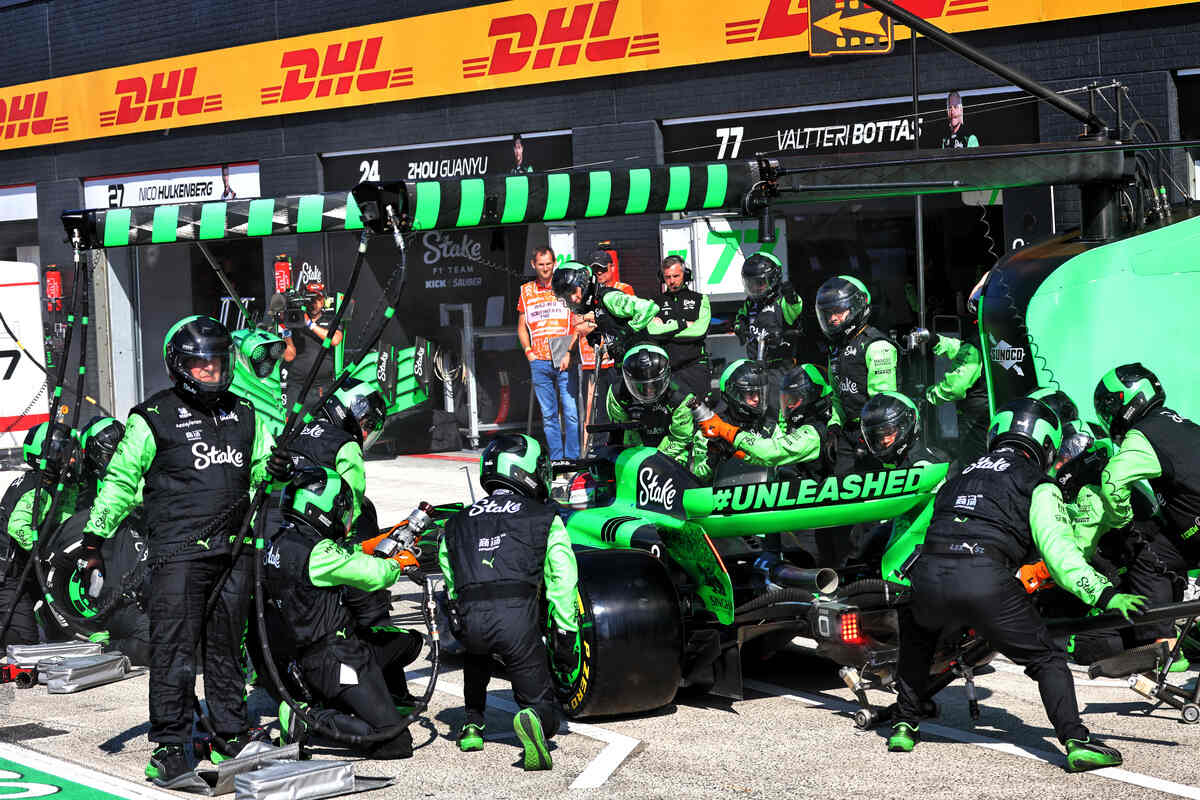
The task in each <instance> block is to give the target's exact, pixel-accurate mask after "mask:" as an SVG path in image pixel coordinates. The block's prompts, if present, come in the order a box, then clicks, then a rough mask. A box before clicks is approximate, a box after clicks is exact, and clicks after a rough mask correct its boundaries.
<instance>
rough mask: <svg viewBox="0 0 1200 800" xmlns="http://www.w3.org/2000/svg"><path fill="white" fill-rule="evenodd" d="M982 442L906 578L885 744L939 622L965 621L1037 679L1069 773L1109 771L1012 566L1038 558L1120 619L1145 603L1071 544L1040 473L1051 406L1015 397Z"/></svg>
mask: <svg viewBox="0 0 1200 800" xmlns="http://www.w3.org/2000/svg"><path fill="white" fill-rule="evenodd" d="M988 438H989V442H988V453H987V455H985V456H983V457H981V458H979V459H977V460H975V461H974V462H972V463H971V464H968V465H967V466H966V467H964V468H963V471H962V472H961V473H960V474H959V475H957V476H956V477H954V478H953V479H951V480H949V481H947V482H946V484H945V485H944V486H943V487H942V488H941V490H940V491H939V492H938V495H937V499H936V500H935V501H934V511H933V519H932V520H931V521H930V523H929V531H928V533H927V534H926V536H925V544H924V546H923V548H922V552H921V557H920V558H919V559H918V560H917V563H916V566H914V567H913V571H912V574H911V575H910V578H911V580H912V590H913V599H912V604H911V605H910V606H909V607H908V608H907V609H906V610H905V612H904V613H902V614H901V617H900V661H899V665H898V668H897V672H898V679H897V681H896V693H897V703H898V711H897V713H896V721H895V722H894V723H893V725H892V735H891V738H889V739H888V749H889V750H892V751H901V752H907V751H909V750H912V748H913V746H914V744H915V743H916V741H917V733H918V724H917V723H918V720H919V718H920V717H921V713H922V702H923V701H924V700H925V699H926V698H925V697H924V693H925V687H926V685H927V681H928V678H929V668H930V664H931V663H932V660H933V653H934V648H935V647H936V646H937V643H938V638H939V636H940V634H941V632H942V630H944V629H946V628H950V627H955V628H958V627H964V626H969V627H971V628H974V629H975V630H976V631H978V632H979V633H980V635H982V636H983V637H984V638H985V639H987V641H988V642H989V643H990V644H991V645H992V646H993V647H995V648H996V649H997V650H999V651H1000V652H1001V653H1003V654H1004V655H1006V656H1008V657H1009V658H1010V659H1012V660H1013V661H1014V662H1016V663H1017V664H1020V665H1022V666H1024V667H1025V674H1027V675H1028V676H1029V677H1031V678H1033V679H1034V680H1035V681H1037V683H1038V689H1039V690H1040V692H1041V695H1042V704H1043V705H1044V706H1045V709H1046V715H1047V716H1048V717H1049V718H1050V721H1051V723H1052V724H1053V725H1054V732H1055V734H1057V735H1058V740H1059V741H1060V742H1062V743H1063V744H1064V745H1065V746H1066V749H1067V769H1068V770H1069V771H1071V772H1082V771H1084V770H1089V769H1100V768H1101V767H1113V766H1117V765H1119V764H1120V763H1121V754H1120V753H1119V752H1117V751H1116V750H1115V749H1113V748H1111V747H1108V746H1106V745H1103V744H1101V743H1099V742H1097V741H1094V740H1092V739H1091V738H1090V736H1089V734H1088V729H1087V728H1086V727H1084V725H1083V722H1082V720H1080V718H1079V706H1078V703H1077V701H1076V699H1075V684H1074V682H1073V681H1072V679H1071V671H1070V670H1069V669H1068V668H1067V660H1066V654H1065V653H1064V652H1063V651H1062V649H1061V648H1059V647H1057V646H1055V644H1054V643H1053V641H1051V639H1050V633H1049V632H1048V631H1047V629H1046V623H1045V622H1044V621H1043V620H1042V618H1041V616H1040V615H1039V614H1038V613H1037V610H1036V609H1035V608H1034V606H1033V601H1032V600H1031V599H1030V596H1029V594H1027V593H1026V591H1025V589H1024V587H1023V586H1022V585H1021V583H1020V582H1019V581H1018V580H1017V579H1016V578H1015V577H1014V572H1015V570H1016V568H1017V566H1018V565H1020V564H1025V563H1030V562H1033V561H1037V560H1038V553H1040V554H1041V557H1042V558H1044V559H1045V561H1046V566H1047V567H1048V568H1049V570H1050V574H1051V575H1052V576H1053V577H1054V580H1055V582H1056V583H1057V584H1058V585H1059V586H1062V587H1063V588H1065V589H1067V590H1068V591H1070V592H1072V593H1073V594H1074V595H1075V596H1077V597H1078V598H1079V599H1080V600H1082V601H1083V602H1085V603H1087V604H1088V605H1094V606H1097V607H1099V608H1107V609H1116V610H1120V611H1121V613H1123V614H1124V615H1125V616H1126V617H1128V616H1129V614H1130V612H1136V611H1137V610H1138V607H1139V605H1140V604H1141V603H1143V602H1144V601H1145V598H1143V597H1140V596H1137V595H1127V594H1117V593H1116V591H1115V590H1114V589H1113V587H1112V584H1110V583H1109V581H1108V579H1107V578H1105V577H1104V576H1103V575H1100V574H1099V573H1097V572H1096V571H1095V570H1094V569H1092V568H1091V567H1090V566H1088V564H1087V562H1086V561H1084V560H1083V555H1082V554H1081V553H1080V552H1079V550H1078V549H1077V548H1076V547H1075V543H1074V540H1073V536H1072V532H1071V523H1070V520H1069V518H1068V517H1067V512H1066V510H1065V509H1064V508H1063V502H1062V495H1061V494H1060V493H1059V490H1058V487H1057V486H1056V485H1055V484H1054V482H1053V481H1052V480H1051V479H1050V478H1049V477H1048V476H1047V474H1046V471H1047V470H1048V469H1049V468H1050V466H1051V465H1052V464H1053V463H1054V456H1055V453H1056V451H1057V450H1058V447H1059V445H1060V444H1061V442H1062V428H1061V426H1060V424H1059V421H1058V417H1057V416H1055V414H1054V412H1053V411H1051V410H1050V408H1049V407H1048V406H1047V405H1045V404H1044V403H1042V402H1041V401H1039V400H1034V399H1032V398H1028V397H1026V398H1021V399H1019V400H1015V401H1013V402H1012V403H1009V404H1008V405H1007V406H1005V407H1004V408H1002V409H1001V410H1000V411H999V412H998V413H997V414H996V416H995V417H993V418H992V424H991V427H990V428H989V429H988Z"/></svg>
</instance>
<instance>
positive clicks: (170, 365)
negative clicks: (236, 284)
mask: <svg viewBox="0 0 1200 800" xmlns="http://www.w3.org/2000/svg"><path fill="white" fill-rule="evenodd" d="M233 352H234V347H233V337H232V336H230V335H229V329H228V328H226V327H225V326H224V325H222V324H221V323H220V322H217V321H216V320H215V319H213V318H212V317H205V316H202V315H199V314H196V315H194V316H191V317H184V318H183V319H181V320H179V322H176V323H175V324H174V325H172V326H171V328H170V330H168V331H167V335H166V336H165V337H164V339H163V362H164V363H165V364H166V366H167V374H168V375H170V376H171V380H173V381H174V382H175V385H176V386H178V387H179V388H180V389H182V390H183V391H185V392H187V393H189V394H191V395H193V396H194V397H195V398H196V399H197V400H199V401H200V402H201V403H202V404H205V405H208V404H212V403H215V402H216V401H217V399H218V398H219V397H220V396H221V395H222V394H223V393H224V392H225V391H226V390H228V389H229V387H230V385H231V384H232V383H233ZM208 359H215V360H216V361H217V363H218V364H219V365H220V370H221V374H220V377H218V378H216V379H215V380H212V381H201V380H199V379H197V378H195V377H193V376H192V373H191V370H189V369H188V367H189V365H190V364H191V363H192V362H193V361H196V360H208Z"/></svg>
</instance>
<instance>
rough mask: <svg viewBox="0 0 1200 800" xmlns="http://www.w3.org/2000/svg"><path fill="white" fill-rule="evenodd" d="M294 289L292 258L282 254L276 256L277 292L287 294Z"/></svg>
mask: <svg viewBox="0 0 1200 800" xmlns="http://www.w3.org/2000/svg"><path fill="white" fill-rule="evenodd" d="M291 287H292V257H291V256H289V255H287V254H285V253H280V254H279V255H277V256H275V291H277V292H286V291H287V290H288V289H290V288H291Z"/></svg>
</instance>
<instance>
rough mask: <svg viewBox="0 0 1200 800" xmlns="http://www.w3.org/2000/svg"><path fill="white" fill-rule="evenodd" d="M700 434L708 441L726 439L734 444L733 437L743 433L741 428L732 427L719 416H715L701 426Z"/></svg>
mask: <svg viewBox="0 0 1200 800" xmlns="http://www.w3.org/2000/svg"><path fill="white" fill-rule="evenodd" d="M700 432H701V433H703V434H704V436H705V437H706V438H708V439H724V440H725V441H727V442H729V443H730V444H733V437H735V436H737V435H738V434H739V433H741V428H738V427H736V426H734V425H730V424H729V423H728V422H726V421H725V420H723V419H721V418H720V417H719V416H718V415H716V414H713V415H712V416H711V417H710V418H708V419H706V420H704V422H703V424H701V425H700Z"/></svg>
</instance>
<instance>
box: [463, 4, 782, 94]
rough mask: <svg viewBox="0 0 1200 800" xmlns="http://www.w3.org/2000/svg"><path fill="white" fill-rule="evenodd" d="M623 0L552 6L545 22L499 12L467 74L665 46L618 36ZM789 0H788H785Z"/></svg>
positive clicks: (654, 39)
mask: <svg viewBox="0 0 1200 800" xmlns="http://www.w3.org/2000/svg"><path fill="white" fill-rule="evenodd" d="M619 2H620V0H602V1H601V2H599V3H578V4H576V5H574V6H563V7H562V8H552V9H550V10H549V11H547V12H546V17H545V18H544V19H543V20H542V21H541V23H540V24H539V22H538V20H537V18H536V17H534V16H533V15H532V14H513V15H512V16H508V17H496V18H495V19H493V20H492V22H491V25H490V26H489V27H488V36H489V37H491V38H493V39H495V40H496V43H495V44H494V45H493V46H492V54H491V55H490V56H480V57H479V58H464V59H463V62H462V63H463V77H464V78H482V77H483V76H484V75H503V74H507V73H512V72H520V71H521V70H523V69H525V68H526V67H527V66H529V64H530V61H531V60H532V62H533V69H547V68H549V67H552V66H559V67H565V66H570V65H572V64H577V63H579V61H580V57H581V56H582V59H583V60H584V61H591V62H604V61H613V60H615V59H621V58H626V57H632V56H649V55H654V54H655V53H658V52H659V40H658V34H657V33H643V34H640V35H637V36H615V37H614V36H612V35H611V34H612V29H613V22H614V21H615V19H616V16H617V7H618V4H619ZM785 2H786V0H785Z"/></svg>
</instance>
